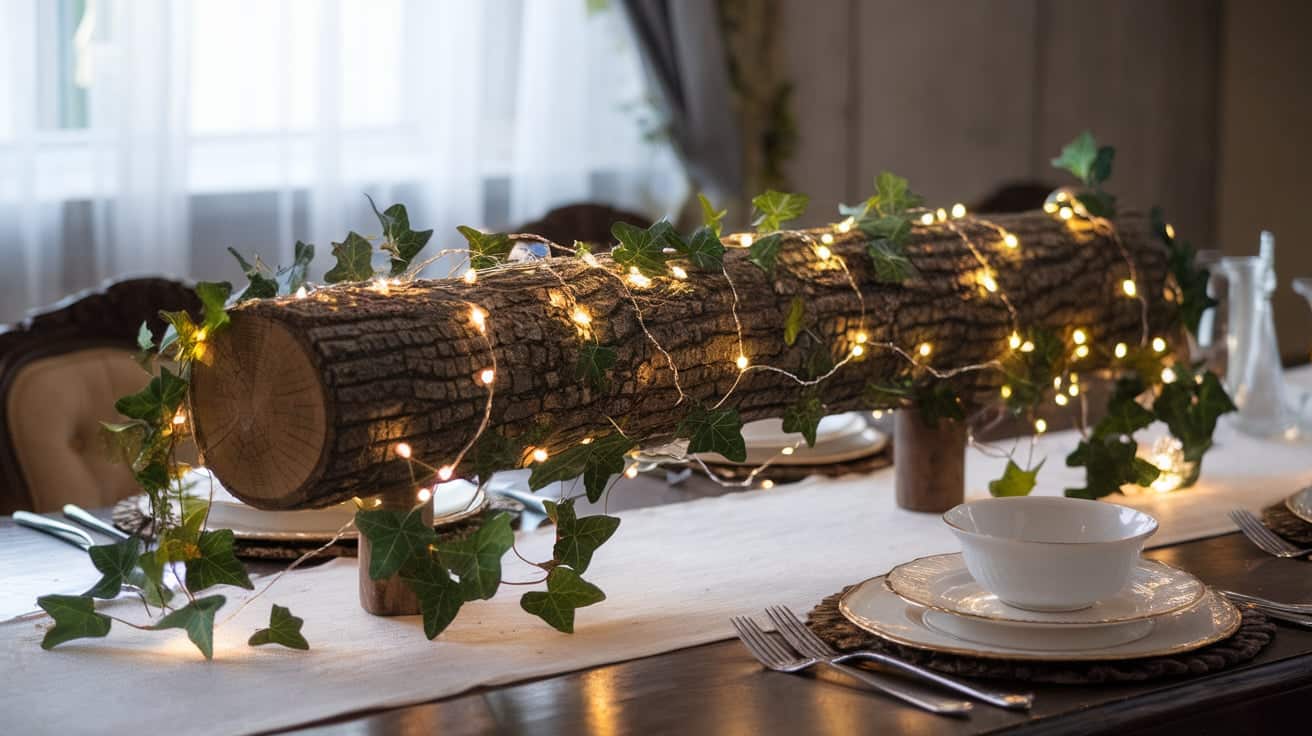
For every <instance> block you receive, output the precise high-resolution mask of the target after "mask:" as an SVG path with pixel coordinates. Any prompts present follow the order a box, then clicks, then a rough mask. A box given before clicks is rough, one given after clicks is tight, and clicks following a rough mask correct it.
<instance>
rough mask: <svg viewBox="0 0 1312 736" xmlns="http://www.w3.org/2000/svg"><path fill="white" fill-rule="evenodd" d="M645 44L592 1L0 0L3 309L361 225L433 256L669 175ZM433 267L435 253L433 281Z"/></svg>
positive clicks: (278, 251)
mask: <svg viewBox="0 0 1312 736" xmlns="http://www.w3.org/2000/svg"><path fill="white" fill-rule="evenodd" d="M649 100H650V96H649V94H648V92H647V90H646V89H645V85H644V79H643V74H642V71H641V64H640V61H639V58H638V54H637V49H636V47H635V45H634V43H633V41H632V39H631V37H630V35H629V29H628V28H627V26H626V24H625V19H624V16H623V14H622V13H621V12H619V10H617V9H608V8H606V7H605V4H598V3H595V2H588V0H482V1H478V2H475V1H472V0H432V1H430V0H0V264H2V265H0V321H11V320H13V319H16V318H18V317H20V316H21V315H22V313H23V311H24V310H25V309H27V308H30V307H33V306H37V305H40V304H43V303H47V302H49V301H51V300H53V299H56V298H58V297H60V296H61V295H63V294H65V293H68V292H70V291H73V290H76V289H79V288H85V287H88V286H92V285H95V284H97V283H99V282H100V281H102V280H103V279H105V278H109V277H118V276H125V275H131V274H167V275H174V276H186V277H192V278H207V279H212V278H235V277H237V276H238V272H237V269H236V267H235V265H234V264H233V263H232V262H230V258H229V257H228V255H227V253H226V248H227V247H229V246H231V247H235V248H237V249H238V250H241V251H244V252H247V253H252V252H258V253H259V254H260V255H261V256H262V257H263V258H264V259H265V260H266V261H269V262H275V261H278V260H283V261H285V260H287V259H289V258H290V254H291V248H292V245H293V243H294V242H295V241H296V240H297V239H300V240H305V241H308V242H313V243H314V244H315V246H316V251H317V261H318V263H317V264H316V273H322V269H323V268H324V267H325V266H326V265H327V264H328V263H330V262H331V258H330V256H329V251H330V249H331V241H340V240H341V239H342V238H343V236H345V234H346V232H347V231H348V230H351V229H354V230H357V231H359V232H361V233H362V234H366V235H369V234H376V232H377V230H378V226H377V223H376V221H375V220H373V218H372V216H371V214H370V211H369V208H368V203H367V202H366V201H365V198H364V194H366V193H367V194H369V195H371V196H373V197H374V199H375V200H376V201H377V202H378V203H379V205H380V206H384V205H386V204H389V203H392V202H404V203H405V204H406V205H407V206H408V207H409V209H410V212H411V221H412V222H413V223H415V225H416V226H417V227H425V228H427V227H434V228H436V229H437V234H436V236H435V237H434V240H433V243H434V245H430V248H433V249H434V250H436V249H437V248H451V247H458V246H459V245H460V244H461V241H460V240H459V237H458V236H457V235H456V233H455V226H456V225H458V224H470V225H475V226H482V227H505V226H510V225H513V224H516V223H518V222H523V221H526V220H530V219H535V218H537V217H539V216H541V215H542V214H543V213H544V212H545V211H546V210H548V209H550V208H552V207H555V206H560V205H563V204H569V203H573V202H581V201H598V202H605V203H608V204H612V205H616V206H620V207H624V208H628V209H633V210H637V211H639V212H644V213H646V214H648V215H651V216H661V215H665V214H667V213H670V212H672V211H674V210H676V209H677V207H678V204H679V202H680V200H681V199H682V197H683V196H684V195H685V194H686V184H685V179H684V176H683V174H682V172H681V171H680V169H679V167H678V164H677V160H676V158H675V156H674V155H673V154H672V153H671V151H670V149H669V147H668V146H667V145H666V144H665V143H664V142H662V141H661V140H660V139H659V136H652V135H651V133H652V131H651V128H652V118H653V108H652V106H651V105H650V104H649ZM442 265H443V264H438V266H436V267H435V269H437V271H440V270H441V268H442Z"/></svg>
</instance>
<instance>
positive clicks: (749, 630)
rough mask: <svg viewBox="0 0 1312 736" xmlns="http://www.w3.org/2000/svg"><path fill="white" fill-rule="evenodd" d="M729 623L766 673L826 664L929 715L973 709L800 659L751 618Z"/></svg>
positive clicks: (737, 618)
mask: <svg viewBox="0 0 1312 736" xmlns="http://www.w3.org/2000/svg"><path fill="white" fill-rule="evenodd" d="M730 622H731V623H732V624H733V627H734V629H736V630H737V631H738V638H739V639H740V640H742V643H743V645H744V646H746V647H747V651H749V652H751V653H752V656H753V657H755V658H756V661H758V662H760V663H761V664H762V665H764V666H765V667H766V669H771V670H774V671H775V672H801V671H802V670H804V669H807V668H808V667H812V666H814V665H816V664H825V665H828V666H830V667H832V668H834V669H836V670H838V671H839V672H842V673H843V674H845V675H848V676H849V677H852V678H854V679H857V680H860V681H861V682H862V683H863V684H865V685H867V686H869V687H870V688H872V689H874V690H877V691H879V692H881V693H884V694H885V695H891V696H893V697H895V698H897V699H898V700H901V701H903V702H905V703H909V704H911V705H914V706H916V707H917V708H920V709H922V710H927V711H929V712H930V713H937V714H939V715H950V716H965V715H966V714H967V713H969V712H970V710H971V708H973V707H974V706H973V704H972V703H970V702H969V701H965V700H953V699H951V698H942V697H939V696H937V695H931V694H928V693H925V694H921V693H914V692H911V691H910V690H906V689H903V688H902V687H899V686H898V685H895V684H893V683H891V682H888V681H886V680H885V679H884V678H882V677H878V676H876V675H875V674H874V673H872V672H865V671H862V670H859V669H856V668H855V667H848V666H847V665H844V664H837V663H834V662H830V661H828V660H824V659H817V658H815V657H799V656H798V655H797V653H796V652H793V651H792V650H791V649H789V648H788V647H787V646H786V645H785V644H782V643H780V642H779V641H778V640H776V639H772V638H770V637H769V636H768V635H767V634H766V633H765V632H764V631H762V630H761V627H759V626H757V625H756V622H755V621H753V620H752V619H750V618H748V617H745V616H734V617H733V618H731V619H730Z"/></svg>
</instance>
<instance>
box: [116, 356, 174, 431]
mask: <svg viewBox="0 0 1312 736" xmlns="http://www.w3.org/2000/svg"><path fill="white" fill-rule="evenodd" d="M186 395H187V382H186V381H184V380H182V379H181V378H179V377H178V376H177V375H175V374H173V373H172V372H170V371H169V369H168V368H166V367H161V368H160V374H159V375H158V376H156V377H154V378H152V379H151V380H150V383H149V384H148V385H147V386H146V387H145V388H144V389H142V390H141V391H140V392H138V393H135V394H131V395H129V396H124V397H122V398H120V399H119V400H118V401H116V402H114V410H115V411H117V412H118V413H119V414H122V415H123V416H125V417H128V418H130V419H140V420H142V421H144V422H146V423H148V424H152V425H153V424H157V423H160V422H164V421H168V420H169V419H171V418H172V417H173V415H174V414H175V413H177V411H178V406H179V405H181V404H182V399H183V397H185V396H186Z"/></svg>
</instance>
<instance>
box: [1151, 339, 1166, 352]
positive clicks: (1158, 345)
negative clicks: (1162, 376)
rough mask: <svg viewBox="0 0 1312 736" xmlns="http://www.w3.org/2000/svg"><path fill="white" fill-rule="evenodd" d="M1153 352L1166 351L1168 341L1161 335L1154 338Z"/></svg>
mask: <svg viewBox="0 0 1312 736" xmlns="http://www.w3.org/2000/svg"><path fill="white" fill-rule="evenodd" d="M1153 352H1155V353H1164V352H1166V341H1165V340H1163V339H1162V338H1160V337H1154V338H1153Z"/></svg>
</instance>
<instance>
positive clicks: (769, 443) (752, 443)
mask: <svg viewBox="0 0 1312 736" xmlns="http://www.w3.org/2000/svg"><path fill="white" fill-rule="evenodd" d="M742 432H743V441H744V442H745V443H746V445H747V459H746V460H745V461H743V462H742V463H733V462H730V461H729V460H728V459H726V458H725V457H723V456H721V455H718V454H716V453H712V452H707V453H701V454H700V455H698V457H700V458H701V459H702V460H703V461H705V462H708V463H716V464H719V465H761V464H762V463H765V462H767V461H769V460H770V459H771V458H773V459H774V464H775V465H828V464H831V463H845V462H850V461H852V460H857V459H859V458H863V457H868V456H870V455H873V454H875V453H876V452H879V451H880V450H882V449H883V448H884V446H885V445H886V444H888V437H887V436H886V435H885V434H884V433H883V432H880V431H879V430H877V429H875V428H874V427H871V426H870V425H869V423H867V422H866V419H865V416H864V415H862V414H861V413H860V412H849V413H847V414H835V415H833V416H829V417H825V418H824V419H821V420H820V425H819V426H818V427H817V428H816V433H815V446H814V447H808V446H807V445H806V442H801V444H800V445H799V444H798V443H799V440H801V436H800V435H799V434H797V433H796V432H785V431H784V423H783V420H782V419H762V420H760V421H756V422H748V423H747V424H744V425H743V430H742ZM785 448H796V449H794V450H793V451H792V453H791V454H788V455H784V454H782V453H783V452H784V450H785Z"/></svg>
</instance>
